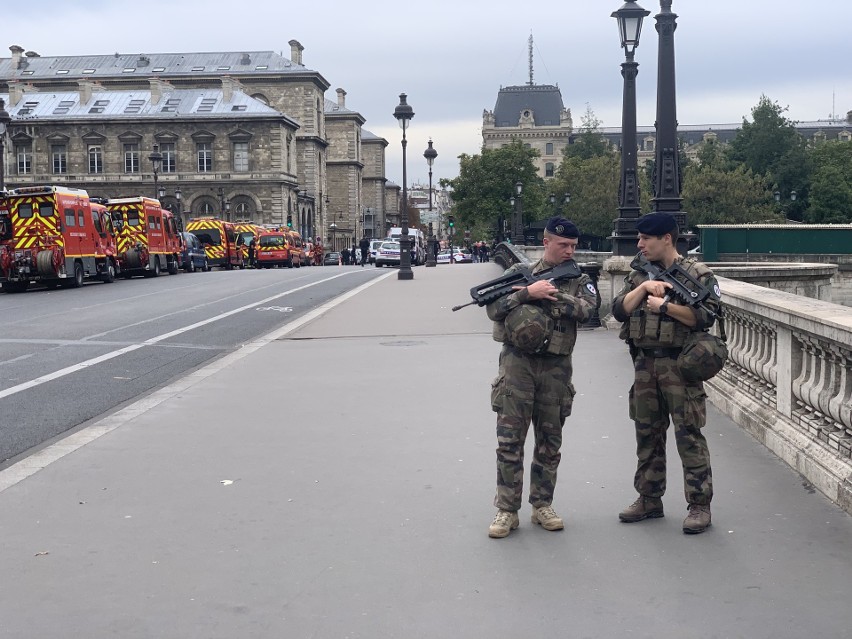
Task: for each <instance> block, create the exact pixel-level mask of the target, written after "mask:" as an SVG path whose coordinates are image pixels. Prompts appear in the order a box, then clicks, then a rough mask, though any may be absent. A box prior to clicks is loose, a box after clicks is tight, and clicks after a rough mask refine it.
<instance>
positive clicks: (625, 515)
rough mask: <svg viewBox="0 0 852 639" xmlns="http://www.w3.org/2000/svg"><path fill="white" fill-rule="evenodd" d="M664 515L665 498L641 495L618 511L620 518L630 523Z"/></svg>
mask: <svg viewBox="0 0 852 639" xmlns="http://www.w3.org/2000/svg"><path fill="white" fill-rule="evenodd" d="M662 516H663V500H662V499H660V498H659V497H646V496H645V495H639V499H637V500H636V501H634V502H633V503H632V504H630V505H629V506H628V507H627V508H625V509H624V510H622V511H621V512H620V513H618V518H619V519H620V520H621V521H623V522H625V523H628V524H632V523H633V522H635V521H642V520H643V519H651V518H654V517H662Z"/></svg>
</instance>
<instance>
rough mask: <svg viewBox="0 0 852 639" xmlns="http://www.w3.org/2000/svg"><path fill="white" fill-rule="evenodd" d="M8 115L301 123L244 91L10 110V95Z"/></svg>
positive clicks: (34, 99) (29, 96)
mask: <svg viewBox="0 0 852 639" xmlns="http://www.w3.org/2000/svg"><path fill="white" fill-rule="evenodd" d="M0 98H3V99H4V100H6V105H7V106H6V110H7V111H8V112H9V115H11V116H12V123H13V124H23V123H25V122H27V121H45V120H47V121H53V120H56V121H65V120H70V119H79V118H85V119H104V118H108V119H110V120H113V121H114V120H120V119H125V118H126V119H128V120H139V119H140V118H142V119H158V120H163V119H172V120H173V119H175V118H192V119H197V118H215V119H222V118H226V119H234V120H245V119H247V118H269V117H278V118H284V119H285V120H286V121H288V122H289V123H290V124H292V125H293V126H294V127H298V126H299V125H298V123H297V122H296V121H295V120H293V119H292V118H290V117H288V116H286V115H284V114H282V113H280V112H278V111H276V110H275V109H273V108H272V107H269V106H267V105H265V104H264V103H263V102H261V101H259V100H256V99H254V98H252V97H251V96H249V95H247V94H245V93H243V92H242V91H232V92H231V96H230V99H229V100H227V101H226V100H225V94H224V92H223V91H222V90H221V89H172V90H164V91H163V92H162V95H161V97H160V99H159V100H158V101H157V103H156V104H154V103H153V102H152V101H151V91H147V90H139V91H136V90H134V91H98V90H93V91H92V94H91V97H90V98H89V100H87V101H86V102H85V103H81V102H80V92H79V91H66V92H44V93H25V94H24V95H23V97H22V98H21V100H20V101H19V102H18V103H17V104H15V105H11V104H10V103H9V96H8V94H5V95H0Z"/></svg>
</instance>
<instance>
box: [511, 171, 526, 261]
mask: <svg viewBox="0 0 852 639" xmlns="http://www.w3.org/2000/svg"><path fill="white" fill-rule="evenodd" d="M523 191H524V185H523V183H522V182H521V181H520V180H519V181H518V182H515V197H514V200H515V202H514V204H515V224H514V226H515V229H514V232H513V234H512V244H514V245H516V246H520V245H521V244H523V243H524V212H523V205H522V204H521V194H522V193H523Z"/></svg>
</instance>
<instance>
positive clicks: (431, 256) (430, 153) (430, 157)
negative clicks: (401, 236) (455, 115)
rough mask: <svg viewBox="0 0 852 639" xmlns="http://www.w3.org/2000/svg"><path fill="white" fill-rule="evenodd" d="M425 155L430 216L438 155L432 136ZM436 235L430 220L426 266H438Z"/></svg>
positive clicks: (430, 213)
mask: <svg viewBox="0 0 852 639" xmlns="http://www.w3.org/2000/svg"><path fill="white" fill-rule="evenodd" d="M423 157H424V158H426V163H427V164H428V165H429V216H430V217H431V215H432V165H433V164H434V163H435V158H436V157H438V152H437V151H436V150H435V149H433V148H432V138H429V147H428V148H427V149H426V150H425V151H424V152H423ZM436 241H437V240H436V239H435V235H434V233H433V231H432V222H431V221H430V222H429V248H428V251H427V252H428V255H427V256H426V266H438V262H436V261H435V253H436V252H437V251H435V242H436Z"/></svg>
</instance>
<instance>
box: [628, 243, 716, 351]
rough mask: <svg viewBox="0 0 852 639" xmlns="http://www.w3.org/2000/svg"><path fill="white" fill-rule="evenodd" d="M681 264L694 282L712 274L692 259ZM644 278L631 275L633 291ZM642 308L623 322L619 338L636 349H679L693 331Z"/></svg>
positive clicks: (673, 320) (637, 273)
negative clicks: (626, 340)
mask: <svg viewBox="0 0 852 639" xmlns="http://www.w3.org/2000/svg"><path fill="white" fill-rule="evenodd" d="M680 265H681V266H682V267H683V268H684V269H685V270H686V271H687V272H688V273H689V274H690V275H692V276H693V277H695V278H696V279H701V278H703V277H704V276H706V275H710V274H711V273H712V271H711V270H710V269H709V268H707V266H706V265H704V264H703V263H701V262H699V261H698V260H696V259H695V258H693V257H686V258H681V260H680ZM647 277H648V276H647V275H645V274H644V273H640V272H638V271H633V272H632V273H631V274H630V279H631V280H632V282H633V287H634V288H636V287H637V286H639V285H640V284H641V283H642V282H644V281H645V280H646V279H647ZM675 304H676V302H674V301H672V302H669V305H670V306H673V305H675ZM644 306H645V305H644V304H641V305H640V306H639V308H637V309H636V310H635V311H633V313H632V314H631V315H630V319H628V320H627V321H626V322H624V324H623V326H622V328H621V334H620V337H621V338H622V339H630V340H631V341H632V342H633V345H634V346H636V347H637V348H682V347H683V345H684V343H685V342H686V338H687V337H689V334H690V333H691V332H692V330H693V329H691V328H690V327H689V326H687V325H686V324H683V323H681V322H678V321H677V320H676V319H674V318H673V317H669V316H668V315H663V314H660V313H650V312H647V311H645V310H644Z"/></svg>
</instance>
